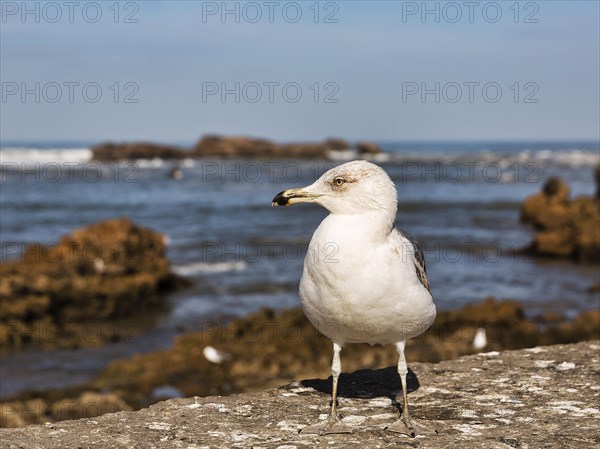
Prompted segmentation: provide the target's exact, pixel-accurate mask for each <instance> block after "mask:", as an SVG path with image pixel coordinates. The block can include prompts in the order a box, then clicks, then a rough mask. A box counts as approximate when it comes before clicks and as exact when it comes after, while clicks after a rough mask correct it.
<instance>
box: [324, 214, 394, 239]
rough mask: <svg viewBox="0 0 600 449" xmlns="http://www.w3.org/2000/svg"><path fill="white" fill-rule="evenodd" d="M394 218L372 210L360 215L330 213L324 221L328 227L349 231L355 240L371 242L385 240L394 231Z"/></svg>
mask: <svg viewBox="0 0 600 449" xmlns="http://www.w3.org/2000/svg"><path fill="white" fill-rule="evenodd" d="M395 219H396V216H395V214H394V215H393V216H392V214H390V211H387V210H382V209H378V210H372V211H368V212H365V213H361V214H342V213H330V214H329V215H328V216H327V218H326V220H327V221H328V224H329V225H332V226H336V227H338V226H339V227H340V228H341V229H344V230H346V231H351V232H352V233H354V234H355V235H356V237H357V238H361V239H367V240H371V241H384V240H387V238H388V237H389V235H390V233H391V232H392V230H393V229H394V222H395Z"/></svg>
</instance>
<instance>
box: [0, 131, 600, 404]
mask: <svg viewBox="0 0 600 449" xmlns="http://www.w3.org/2000/svg"><path fill="white" fill-rule="evenodd" d="M381 145H382V147H383V148H384V149H385V150H386V152H385V153H384V154H382V155H378V156H375V157H374V158H373V160H374V161H375V162H377V163H378V164H380V165H381V166H382V167H383V168H384V169H385V170H386V171H387V172H388V173H389V174H390V176H391V177H392V179H393V180H394V182H395V183H396V186H397V188H398V198H399V211H398V216H397V225H398V226H399V227H401V228H402V229H403V230H405V231H407V232H409V233H410V234H411V235H412V236H414V237H415V238H417V239H418V240H420V241H421V243H422V245H423V247H424V252H425V257H426V260H427V269H428V273H429V277H430V281H431V285H432V289H433V293H434V297H435V299H436V302H437V304H438V307H439V308H441V309H451V308H458V307H460V306H463V305H465V304H468V303H471V302H477V301H480V300H482V299H483V298H484V297H486V296H490V295H491V296H494V297H496V298H511V299H516V300H519V301H522V302H523V303H524V304H526V307H527V313H528V314H530V315H532V316H534V315H537V314H541V313H543V312H545V311H548V310H552V311H557V312H559V313H562V314H564V315H566V316H573V315H575V314H577V313H578V312H579V311H582V310H585V309H589V308H592V307H598V304H599V300H600V298H599V296H598V294H597V293H589V292H588V287H590V286H591V285H592V284H594V283H597V282H598V268H597V267H590V266H580V265H576V264H573V263H570V262H565V261H547V260H536V259H533V258H531V257H526V256H522V255H515V253H514V250H518V249H520V248H523V247H524V246H525V245H526V244H527V243H528V242H529V241H530V240H531V236H532V233H531V230H530V229H529V228H528V227H526V226H523V225H522V224H520V223H519V220H518V218H519V207H520V205H521V203H522V201H523V200H524V199H525V198H526V197H527V196H529V195H531V194H533V193H535V192H537V191H539V190H540V189H541V187H542V185H543V182H544V181H545V180H546V179H547V178H548V177H550V176H561V177H562V178H563V179H565V181H567V182H568V183H569V185H570V187H571V190H572V194H573V195H583V194H586V195H589V194H592V193H594V192H595V189H596V186H595V182H594V177H593V167H594V166H595V164H597V163H598V162H600V155H599V152H600V150H599V146H598V143H597V142H560V143H546V142H539V143H532V142H510V143H485V142H477V143H472V142H470V143H456V142H452V143H443V142H381ZM354 157H355V155H354V154H352V153H351V152H338V153H332V154H331V155H330V158H329V160H319V161H300V160H286V161H266V160H265V161H241V160H239V161H238V160H227V161H220V160H216V161H215V160H192V159H189V160H184V161H181V162H180V163H179V166H180V169H181V171H182V173H183V178H182V179H181V180H179V181H175V180H174V179H172V178H171V177H170V176H169V173H170V171H171V170H172V168H173V163H171V162H169V161H163V160H151V161H148V160H140V161H132V162H129V163H118V164H117V163H110V164H98V163H95V162H91V160H90V158H91V151H90V150H89V144H88V143H85V142H84V143H77V144H72V143H69V144H66V143H56V142H54V143H47V144H40V143H36V144H23V143H3V144H2V149H0V165H1V170H0V202H1V206H0V211H1V213H0V229H1V243H2V244H1V252H0V255H1V257H2V260H10V259H11V258H14V257H18V256H15V251H18V249H19V248H22V246H23V245H24V244H27V243H31V242H42V243H46V244H52V243H53V242H56V241H57V240H58V237H59V236H60V235H62V234H66V233H68V232H70V231H71V230H72V229H73V228H76V227H82V226H85V225H87V224H90V223H94V222H97V221H99V220H103V219H107V218H113V217H119V216H128V217H130V218H131V219H132V220H133V221H135V222H136V223H138V224H140V225H143V226H146V227H149V228H152V229H154V230H156V231H159V232H161V233H164V234H165V235H167V236H168V238H169V249H168V256H169V258H170V260H171V262H172V265H173V268H174V270H175V271H177V272H178V273H180V274H182V275H185V276H190V277H192V278H193V279H194V280H195V281H196V282H195V284H194V285H193V286H192V287H191V288H189V289H187V290H185V291H182V292H179V293H177V294H174V295H173V296H172V297H171V298H170V299H171V303H172V307H171V311H170V312H169V313H168V314H167V315H165V316H164V317H163V318H162V319H161V320H159V322H158V324H157V325H156V326H155V327H154V328H152V329H149V330H147V331H146V332H145V333H143V334H142V335H141V336H140V337H136V338H132V339H131V340H128V341H124V342H121V343H117V344H113V345H108V346H106V347H103V348H94V349H81V350H69V351H63V350H61V351H53V352H43V351H35V350H31V351H26V352H22V353H19V354H14V355H10V356H5V357H3V360H2V366H1V367H0V374H1V376H0V378H1V382H0V396H7V395H10V394H13V393H15V392H17V391H20V390H22V389H28V388H43V387H60V386H65V385H70V384H73V383H76V382H80V381H84V380H87V379H90V378H92V377H93V376H94V375H95V374H96V373H97V372H98V370H100V369H101V368H102V367H103V366H104V365H105V364H106V363H107V362H108V361H110V360H113V359H114V358H117V357H124V356H128V355H131V354H133V353H136V352H141V351H148V350H152V349H156V348H161V347H166V346H169V345H170V343H171V341H172V339H173V337H174V336H176V335H177V334H179V333H181V332H185V331H192V330H199V329H203V328H205V327H206V324H207V323H214V322H217V321H221V320H227V319H230V318H232V317H235V316H241V315H245V314H247V313H249V312H252V311H255V310H257V309H260V308H261V307H273V308H287V307H294V306H297V305H298V298H297V286H298V282H299V279H300V275H301V272H302V264H303V258H304V255H305V253H306V251H307V247H308V243H309V240H310V237H311V235H312V233H313V231H314V230H315V229H316V227H317V226H318V224H319V222H320V221H321V220H322V219H323V218H324V217H325V215H326V211H324V210H323V209H321V208H319V207H318V206H313V205H299V206H294V207H290V208H272V207H271V199H272V198H273V196H274V195H275V194H276V193H278V192H279V191H281V190H284V189H286V188H290V187H298V186H302V185H307V184H310V183H312V182H313V181H314V180H315V179H316V178H318V177H319V176H320V174H322V173H323V172H324V171H325V170H327V169H328V168H330V167H332V166H334V165H336V164H338V163H341V162H344V161H346V160H351V159H353V158H354Z"/></svg>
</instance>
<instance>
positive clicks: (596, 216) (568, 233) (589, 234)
mask: <svg viewBox="0 0 600 449" xmlns="http://www.w3.org/2000/svg"><path fill="white" fill-rule="evenodd" d="M569 194H570V192H569V187H568V186H567V185H566V184H565V183H564V182H563V181H562V180H561V179H559V178H550V179H549V180H548V181H547V182H546V184H545V185H544V187H543V189H542V192H540V193H538V194H536V195H533V196H531V197H529V198H527V199H526V200H525V202H524V203H523V206H522V208H521V221H522V222H523V223H528V224H531V225H533V227H534V229H535V230H536V234H535V237H534V240H533V242H532V244H531V245H530V246H529V247H528V248H527V249H526V251H527V252H530V253H533V254H535V255H539V256H550V257H563V258H570V259H574V260H577V261H579V262H582V263H599V262H600V232H598V229H600V207H599V206H600V202H599V201H598V198H596V197H579V198H575V199H574V200H570V199H569Z"/></svg>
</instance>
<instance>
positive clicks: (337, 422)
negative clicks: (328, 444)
mask: <svg viewBox="0 0 600 449" xmlns="http://www.w3.org/2000/svg"><path fill="white" fill-rule="evenodd" d="M300 433H306V434H316V435H327V434H332V433H352V430H351V429H350V427H348V426H347V425H346V424H344V423H343V422H342V420H341V419H340V417H339V415H329V417H328V418H327V419H326V420H325V421H323V422H320V423H317V424H313V425H310V426H306V427H304V428H303V429H302V430H300Z"/></svg>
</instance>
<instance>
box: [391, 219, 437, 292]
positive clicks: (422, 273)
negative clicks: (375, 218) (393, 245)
mask: <svg viewBox="0 0 600 449" xmlns="http://www.w3.org/2000/svg"><path fill="white" fill-rule="evenodd" d="M395 231H396V232H397V233H398V234H399V235H400V237H401V238H402V239H403V240H404V241H405V242H408V243H409V244H410V245H411V246H412V248H409V251H408V253H409V256H412V259H413V263H414V264H415V270H416V272H417V277H418V278H419V281H420V282H421V284H423V287H425V288H426V289H427V291H429V293H431V285H430V284H429V279H428V278H427V267H426V266H425V256H424V255H423V251H422V250H421V245H419V242H418V241H417V240H416V239H415V238H413V237H412V236H411V235H410V234H408V233H407V232H405V231H402V230H401V229H398V228H396V229H395Z"/></svg>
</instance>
